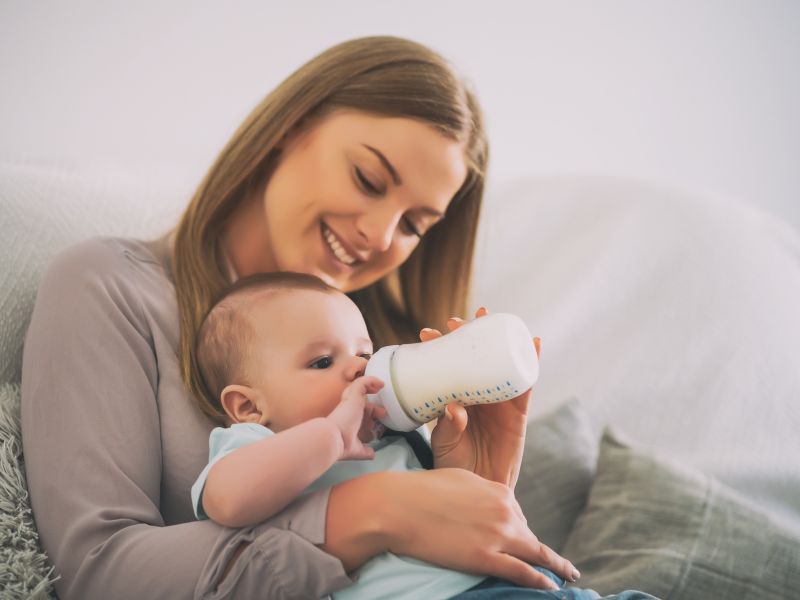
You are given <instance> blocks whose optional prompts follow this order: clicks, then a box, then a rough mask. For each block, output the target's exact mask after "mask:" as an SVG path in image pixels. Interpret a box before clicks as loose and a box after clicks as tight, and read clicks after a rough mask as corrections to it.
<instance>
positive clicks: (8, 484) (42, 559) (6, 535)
mask: <svg viewBox="0 0 800 600" xmlns="http://www.w3.org/2000/svg"><path fill="white" fill-rule="evenodd" d="M46 561H47V557H46V556H45V555H44V553H43V552H42V551H41V548H40V547H39V535H38V533H37V532H36V525H35V524H34V522H33V515H32V514H31V506H30V500H29V498H28V491H27V488H26V486H25V467H24V462H23V459H22V442H21V440H20V431H19V385H17V384H10V383H3V384H0V597H2V598H3V599H4V600H16V599H20V600H22V599H23V598H30V599H31V600H44V599H45V598H54V597H55V595H54V593H53V585H52V583H53V581H55V577H56V576H55V574H54V573H53V569H52V567H49V566H47V562H46Z"/></svg>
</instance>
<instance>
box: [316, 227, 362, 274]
mask: <svg viewBox="0 0 800 600" xmlns="http://www.w3.org/2000/svg"><path fill="white" fill-rule="evenodd" d="M322 234H323V235H324V236H325V240H326V241H327V242H328V245H329V246H330V247H331V250H333V253H334V254H335V255H336V258H338V259H339V260H340V261H342V262H343V263H344V264H346V265H352V264H353V263H354V262H356V259H355V258H353V257H352V256H350V255H349V254H348V253H347V252H345V249H344V248H342V245H341V244H340V243H339V241H338V240H337V239H336V236H334V235H333V232H331V230H330V229H328V228H327V226H325V225H323V226H322Z"/></svg>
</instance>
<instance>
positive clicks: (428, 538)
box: [322, 469, 580, 589]
mask: <svg viewBox="0 0 800 600" xmlns="http://www.w3.org/2000/svg"><path fill="white" fill-rule="evenodd" d="M322 549H323V550H325V551H327V552H329V553H330V554H333V555H334V556H337V557H338V558H339V559H340V560H341V561H342V564H343V565H344V567H345V570H346V571H347V572H352V571H354V570H355V569H356V568H358V567H360V566H361V565H362V564H364V563H365V562H366V561H367V560H369V559H370V558H371V557H373V556H375V555H377V554H379V553H381V552H386V551H389V552H393V553H395V554H399V555H405V556H412V557H414V558H418V559H420V560H426V561H428V562H431V563H434V564H437V565H441V566H443V567H446V568H450V569H456V570H459V571H465V572H468V573H476V574H480V575H493V576H495V577H500V578H503V579H506V580H508V581H513V582H514V583H517V584H519V585H523V586H526V587H534V588H549V589H553V588H554V584H553V582H552V581H551V580H550V579H548V578H547V577H546V576H544V575H543V574H542V573H540V572H538V571H536V570H535V569H534V568H533V567H532V566H531V565H538V566H542V567H545V568H547V569H550V570H551V571H553V572H554V573H556V574H558V575H560V576H561V577H562V578H564V579H566V580H568V581H574V580H575V579H576V578H578V577H579V576H580V574H579V573H578V572H577V570H576V569H575V567H574V566H573V565H572V564H571V563H570V562H569V561H568V560H566V559H565V558H563V557H561V556H559V555H558V554H556V553H555V552H554V551H553V550H551V549H550V548H549V547H548V546H545V545H544V544H542V543H541V542H539V540H538V539H537V538H536V536H535V535H534V534H533V533H532V532H531V530H530V529H528V525H527V521H526V520H525V517H524V516H523V514H522V509H521V508H520V506H519V504H518V503H517V501H516V499H515V498H514V493H513V491H512V490H511V489H510V488H509V487H508V486H506V485H503V484H499V483H496V482H493V481H487V480H486V479H484V478H482V477H479V476H477V475H476V474H474V473H470V472H469V471H466V470H464V469H435V470H431V471H411V472H391V471H383V472H379V473H372V474H369V475H363V476H361V477H357V478H355V479H351V480H348V481H345V482H343V483H340V484H337V485H335V486H334V487H333V488H332V489H331V494H330V498H329V502H328V520H327V524H326V539H325V543H324V544H323V545H322Z"/></svg>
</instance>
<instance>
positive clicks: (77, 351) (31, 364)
mask: <svg viewBox="0 0 800 600" xmlns="http://www.w3.org/2000/svg"><path fill="white" fill-rule="evenodd" d="M131 276H132V273H131V272H130V266H129V265H128V264H127V263H126V262H125V259H124V257H123V256H122V255H121V253H119V252H117V251H116V249H115V248H113V247H111V246H109V245H108V244H105V243H103V242H102V241H99V240H90V241H88V242H84V243H81V244H78V245H76V246H73V247H72V248H70V249H68V250H67V251H65V252H62V253H61V254H60V255H59V256H58V257H57V258H56V260H55V261H54V262H53V263H52V264H51V266H50V268H49V269H48V271H47V272H46V274H45V276H44V278H43V281H42V283H41V285H40V288H39V292H38V296H37V299H36V305H35V309H34V312H33V316H32V320H31V324H30V326H29V329H28V333H27V337H26V342H25V350H24V357H23V369H22V371H23V372H22V436H23V451H24V456H25V464H26V474H27V480H28V488H29V491H30V494H31V503H32V507H33V513H34V518H35V521H36V524H37V528H38V530H39V534H40V539H41V542H42V545H43V547H44V549H45V551H46V553H47V554H48V556H49V559H50V560H51V562H52V563H53V564H54V565H55V567H56V571H57V573H58V575H60V579H59V580H58V581H57V582H56V591H57V592H58V594H59V596H60V597H61V598H62V600H71V599H74V598H82V599H83V598H86V599H91V598H153V599H155V598H169V599H177V598H222V597H225V598H247V599H251V598H319V597H322V596H325V595H327V594H329V593H331V592H332V591H335V590H337V589H340V588H342V587H346V586H348V585H351V584H352V580H350V578H349V577H347V575H346V574H345V572H344V569H343V567H342V564H341V562H340V561H339V560H338V559H337V558H336V557H333V556H331V555H329V554H327V553H325V552H323V551H322V550H320V549H319V548H318V547H317V546H316V544H321V543H322V542H324V534H325V519H326V516H327V515H326V511H327V502H328V494H329V490H321V491H320V492H317V493H315V494H311V495H308V496H304V497H301V498H298V499H297V501H295V502H294V503H292V504H291V505H290V506H289V507H287V509H286V510H284V511H283V512H282V513H280V514H279V515H277V516H276V517H274V518H273V519H270V520H269V521H266V522H264V523H261V524H259V525H258V526H255V527H248V528H243V529H229V528H225V527H221V526H219V525H217V524H215V523H213V522H211V521H202V522H199V521H197V522H188V523H182V524H178V525H165V523H164V519H163V517H162V515H161V512H160V508H159V503H160V492H161V476H162V456H161V431H160V421H159V410H158V406H157V386H158V378H159V373H158V364H157V360H156V353H155V350H154V348H153V342H152V339H151V336H150V335H149V330H148V325H147V321H146V319H145V317H144V313H143V309H142V305H141V301H140V298H139V297H137V294H136V293H135V284H132V283H131ZM243 542H249V545H248V547H247V549H246V550H245V551H244V552H243V553H242V554H241V555H240V557H239V559H238V560H237V561H236V563H235V565H234V566H233V568H232V569H231V571H230V572H229V573H228V575H227V576H226V578H225V579H224V581H222V583H221V584H220V577H221V575H222V573H223V572H224V569H225V567H226V566H227V564H228V561H229V559H230V557H231V556H232V555H233V553H234V552H235V551H236V550H237V548H238V547H239V546H240V544H241V543H243Z"/></svg>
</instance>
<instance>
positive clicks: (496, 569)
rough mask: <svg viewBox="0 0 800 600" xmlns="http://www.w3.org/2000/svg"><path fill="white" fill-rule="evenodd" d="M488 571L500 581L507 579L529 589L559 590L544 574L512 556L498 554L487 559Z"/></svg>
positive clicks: (502, 553)
mask: <svg viewBox="0 0 800 600" xmlns="http://www.w3.org/2000/svg"><path fill="white" fill-rule="evenodd" d="M487 570H488V571H489V572H490V573H491V574H492V575H494V576H495V577H499V578H500V579H506V580H508V581H511V582H514V583H516V584H517V585H521V586H523V587H527V588H538V589H543V590H557V589H558V586H557V585H556V583H555V582H554V581H553V580H552V579H550V578H549V577H548V576H547V575H545V574H544V573H540V572H539V571H537V570H536V569H534V568H533V567H532V566H531V565H529V564H528V563H526V562H524V561H521V560H520V559H518V558H514V557H513V556H511V555H510V554H505V553H504V552H497V553H493V554H491V555H490V556H489V557H488V559H487Z"/></svg>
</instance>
